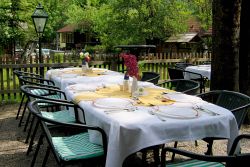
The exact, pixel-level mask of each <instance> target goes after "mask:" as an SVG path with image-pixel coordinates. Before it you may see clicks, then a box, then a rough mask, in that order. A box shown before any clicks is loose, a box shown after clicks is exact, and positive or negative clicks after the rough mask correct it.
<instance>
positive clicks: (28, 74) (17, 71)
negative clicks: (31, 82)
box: [13, 70, 41, 119]
mask: <svg viewBox="0 0 250 167" xmlns="http://www.w3.org/2000/svg"><path fill="white" fill-rule="evenodd" d="M13 74H14V75H16V76H17V78H18V81H19V86H22V85H23V82H22V81H21V80H20V77H21V76H31V77H36V78H41V76H40V75H38V74H35V73H30V72H25V71H20V70H14V71H13ZM24 99H25V95H24V94H22V99H21V103H20V105H19V108H18V111H17V115H16V119H18V117H19V114H20V111H21V109H22V106H23V102H24Z"/></svg>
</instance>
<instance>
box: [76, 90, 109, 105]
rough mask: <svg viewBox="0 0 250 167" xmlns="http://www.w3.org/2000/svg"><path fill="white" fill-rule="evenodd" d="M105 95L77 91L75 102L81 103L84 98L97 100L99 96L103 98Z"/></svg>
mask: <svg viewBox="0 0 250 167" xmlns="http://www.w3.org/2000/svg"><path fill="white" fill-rule="evenodd" d="M103 97H105V96H102V95H99V94H97V93H96V92H81V93H77V94H76V95H75V96H74V98H73V102H74V103H79V102H80V101H82V100H95V99H97V98H103Z"/></svg>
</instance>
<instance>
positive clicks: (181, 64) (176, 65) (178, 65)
mask: <svg viewBox="0 0 250 167" xmlns="http://www.w3.org/2000/svg"><path fill="white" fill-rule="evenodd" d="M188 66H194V64H192V63H184V62H180V63H176V64H175V68H179V69H182V70H185V68H186V67H188Z"/></svg>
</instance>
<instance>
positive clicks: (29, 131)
mask: <svg viewBox="0 0 250 167" xmlns="http://www.w3.org/2000/svg"><path fill="white" fill-rule="evenodd" d="M34 120H35V116H32V119H31V123H30V128H29V130H28V134H27V136H26V140H25V143H28V142H29V138H30V134H31V131H32V125H33V123H34Z"/></svg>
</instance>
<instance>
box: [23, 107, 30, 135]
mask: <svg viewBox="0 0 250 167" xmlns="http://www.w3.org/2000/svg"><path fill="white" fill-rule="evenodd" d="M30 117H31V112H29V114H28V117H27V120H26V122H25V125H24V128H23V131H24V132H26V130H27V127H28V124H29V121H30ZM31 126H32V125H31Z"/></svg>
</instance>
